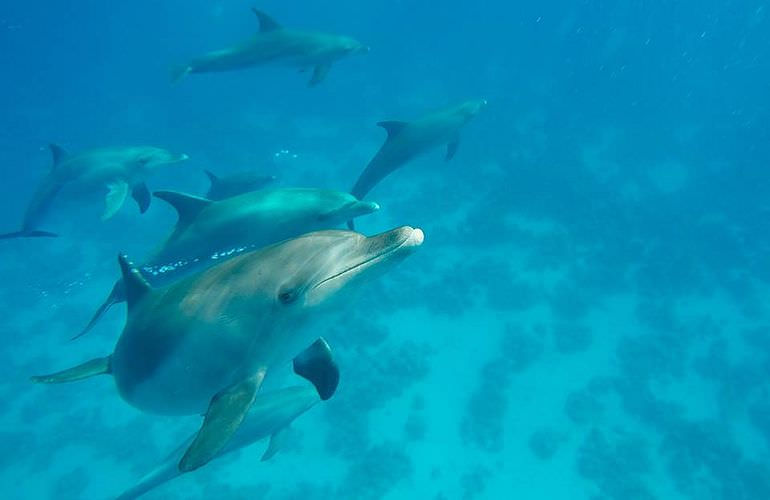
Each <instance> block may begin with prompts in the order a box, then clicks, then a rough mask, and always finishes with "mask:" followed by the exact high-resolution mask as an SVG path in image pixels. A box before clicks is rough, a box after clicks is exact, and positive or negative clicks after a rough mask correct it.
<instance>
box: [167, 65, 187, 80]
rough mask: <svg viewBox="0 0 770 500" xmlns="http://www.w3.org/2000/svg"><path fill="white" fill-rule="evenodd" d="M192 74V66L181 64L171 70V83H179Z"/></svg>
mask: <svg viewBox="0 0 770 500" xmlns="http://www.w3.org/2000/svg"><path fill="white" fill-rule="evenodd" d="M190 73H192V66H190V65H189V64H180V65H179V66H174V67H173V68H171V83H179V82H180V81H182V79H184V77H186V76H187V75H189V74H190Z"/></svg>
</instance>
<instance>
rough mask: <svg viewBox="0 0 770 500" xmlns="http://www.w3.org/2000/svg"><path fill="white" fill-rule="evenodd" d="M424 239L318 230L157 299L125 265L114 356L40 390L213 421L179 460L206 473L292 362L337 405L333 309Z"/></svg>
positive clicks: (397, 232)
mask: <svg viewBox="0 0 770 500" xmlns="http://www.w3.org/2000/svg"><path fill="white" fill-rule="evenodd" d="M423 238H424V236H423V232H422V231H421V230H420V229H415V228H412V227H409V226H402V227H399V228H396V229H392V230H390V231H386V232H384V233H381V234H378V235H375V236H370V237H367V236H364V235H362V234H360V233H356V232H353V231H342V230H326V231H318V232H313V233H308V234H305V235H302V236H300V237H297V238H294V239H291V240H286V241H283V242H280V243H276V244H274V245H271V246H269V247H266V248H263V249H261V250H255V251H253V252H249V253H246V254H244V255H241V256H238V257H234V258H232V259H230V260H228V261H225V262H223V263H221V264H218V265H216V266H214V267H212V268H209V269H208V270H206V271H203V272H201V273H199V274H196V275H192V276H190V277H188V278H185V279H182V280H180V281H177V282H175V283H172V284H171V285H169V286H167V287H164V288H156V289H153V288H152V287H151V286H150V285H149V283H147V281H146V280H145V279H144V278H143V277H142V275H141V273H140V272H139V271H138V270H137V269H136V268H135V267H133V266H132V265H131V264H130V263H129V262H128V260H127V259H126V257H125V256H120V257H119V259H118V260H119V263H120V267H121V270H122V272H123V281H124V286H125V289H126V302H127V304H128V317H127V321H126V326H125V328H124V330H123V333H122V334H121V336H120V338H119V339H118V342H117V345H116V346H115V349H114V351H113V353H112V354H111V355H109V356H105V357H102V358H96V359H92V360H90V361H87V362H85V363H83V364H81V365H78V366H75V367H73V368H70V369H67V370H63V371H60V372H57V373H53V374H50V375H43V376H37V377H32V380H33V381H34V382H37V383H48V384H51V383H63V382H72V381H75V380H81V379H84V378H88V377H91V376H94V375H100V374H111V375H112V377H113V380H114V381H115V384H116V386H117V389H118V392H119V394H120V395H121V397H122V398H123V399H124V400H125V401H126V402H128V403H129V404H131V405H133V406H134V407H136V408H138V409H139V410H142V411H146V412H151V413H158V414H166V415H192V414H201V413H202V412H204V411H205V417H204V420H203V424H202V426H201V428H200V430H199V431H198V433H197V435H196V436H195V439H194V440H193V442H192V443H191V444H190V446H189V447H188V448H187V450H186V451H185V453H184V456H183V457H182V459H181V460H180V461H179V470H180V471H182V472H187V471H191V470H194V469H197V468H198V467H201V466H202V465H204V464H206V463H207V462H208V461H209V460H211V459H212V458H213V457H215V456H216V455H217V454H218V453H219V452H220V451H221V450H222V448H223V447H224V446H225V445H227V444H228V442H229V441H230V438H231V437H232V435H233V434H234V433H235V431H236V430H237V429H238V427H239V426H240V424H241V422H242V421H243V419H244V418H245V416H246V415H247V413H248V411H249V408H250V407H251V405H252V403H253V402H254V398H255V397H256V394H257V392H258V391H259V388H260V387H261V385H262V381H263V380H264V378H265V376H266V375H267V374H268V373H269V371H270V369H271V368H272V367H275V366H280V365H281V364H283V363H285V362H287V361H290V360H291V359H292V358H293V357H294V371H295V372H296V373H297V374H299V375H301V376H303V377H304V378H306V379H307V380H309V381H310V382H311V383H313V385H314V386H315V387H316V389H317V390H318V393H319V396H320V397H321V399H324V400H325V399H328V398H329V397H331V394H332V393H333V391H334V388H336V385H337V381H338V372H337V369H336V366H335V365H333V362H332V360H331V356H330V355H329V348H328V345H327V344H326V342H325V341H324V340H323V339H319V338H318V333H317V328H318V327H319V326H320V324H323V323H328V322H329V321H332V320H333V314H334V313H335V312H337V313H338V312H340V311H339V307H337V308H335V307H333V306H334V305H335V304H336V305H338V306H340V305H343V303H345V302H348V301H349V300H346V298H348V297H349V295H348V292H350V291H353V290H355V289H357V288H360V286H361V284H362V283H365V282H366V281H369V280H370V279H371V278H373V277H374V276H377V275H380V274H382V273H383V272H385V271H386V270H388V269H389V268H391V267H392V266H393V265H395V264H397V263H398V262H400V261H402V260H403V259H404V258H406V257H407V256H408V255H410V254H411V253H413V251H414V250H415V249H416V248H418V247H419V246H420V245H421V244H422V242H423ZM322 320H323V321H322ZM313 339H318V340H316V341H315V342H313ZM308 345H310V347H307V346H308ZM297 353H300V354H299V356H297ZM207 407H208V409H207Z"/></svg>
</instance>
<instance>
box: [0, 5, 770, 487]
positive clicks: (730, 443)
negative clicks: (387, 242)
mask: <svg viewBox="0 0 770 500" xmlns="http://www.w3.org/2000/svg"><path fill="white" fill-rule="evenodd" d="M251 7H253V5H252V4H250V3H245V2H224V1H216V2H211V1H206V2H204V1H200V0H190V1H186V2H181V1H166V2H148V1H137V2H130V3H128V2H117V3H116V2H97V1H93V0H91V1H81V2H49V3H40V2H14V3H9V2H6V3H4V4H3V5H2V7H1V8H0V46H1V47H2V50H0V67H2V68H4V71H3V75H4V78H2V80H0V102H1V103H2V110H3V113H2V114H1V115H0V127H1V128H0V130H2V133H0V169H2V171H3V176H2V178H3V179H4V182H3V183H2V185H1V186H0V193H1V195H2V200H3V203H2V206H3V210H2V213H0V227H2V228H3V231H12V230H16V229H18V227H19V221H20V220H21V218H22V216H23V213H24V209H25V207H26V205H27V203H28V202H29V199H30V197H31V196H32V193H33V191H34V189H35V187H36V185H37V183H38V182H39V179H40V178H41V177H42V176H43V175H44V174H45V173H46V172H47V171H48V169H49V168H50V162H51V160H50V154H49V152H48V150H47V145H48V143H51V142H53V143H57V144H60V145H61V146H63V147H64V148H66V149H68V150H71V151H73V152H76V151H82V150H86V149H90V148H97V147H104V146H121V145H136V144H151V145H154V146H159V147H163V148H167V149H169V150H171V151H174V152H183V153H186V154H187V155H189V157H190V159H189V160H187V161H186V162H184V163H181V164H179V165H174V166H170V167H168V168H167V169H164V170H163V171H161V172H159V173H158V174H157V175H154V176H153V177H151V178H150V179H149V180H148V184H149V185H150V189H151V190H159V189H173V190H178V191H183V192H190V193H196V194H202V193H205V192H206V189H207V188H208V183H207V180H206V177H205V175H203V170H204V169H210V170H213V171H215V172H218V173H222V174H226V173H228V172H236V171H240V170H243V169H254V170H256V171H259V172H262V173H265V174H268V175H276V176H277V177H278V178H279V181H278V183H279V185H281V186H286V187H288V186H310V187H323V188H331V189H339V190H347V189H349V188H350V187H351V186H352V185H353V183H354V182H355V180H356V178H357V176H358V175H359V173H360V172H361V171H362V170H363V168H364V166H365V165H366V164H367V162H368V161H369V160H370V159H371V157H372V156H373V155H374V154H375V153H376V152H377V150H378V148H379V147H380V145H381V143H382V141H383V140H384V139H385V133H384V132H383V131H382V129H380V128H378V127H377V126H376V125H375V124H376V123H377V122H379V121H382V120H412V119H415V118H418V117H420V116H421V115H423V114H425V113H427V112H430V111H431V110H434V109H437V108H441V107H443V106H446V105H451V104H454V103H457V102H461V101H463V100H466V99H472V98H485V99H486V100H487V101H488V105H487V107H486V108H485V109H484V110H483V111H482V112H481V113H479V115H478V116H477V117H475V118H474V119H473V120H472V121H471V122H470V123H469V124H468V125H467V126H465V127H464V128H463V130H462V131H461V140H460V144H459V149H458V152H457V154H456V155H455V157H454V158H453V159H452V160H451V161H448V162H447V161H444V151H443V146H442V147H440V148H439V147H437V148H436V149H435V150H434V151H432V152H431V153H430V154H426V155H424V156H421V157H419V158H418V159H416V160H414V161H413V162H410V163H409V164H408V165H406V166H404V167H403V168H401V169H399V170H397V171H396V172H395V173H393V174H392V175H390V176H389V177H387V178H386V179H385V180H383V181H382V182H381V184H380V185H378V186H377V187H376V188H375V189H374V190H373V191H372V192H371V193H370V194H369V195H368V196H367V198H368V199H371V200H374V201H376V202H378V203H379V204H380V205H381V207H382V208H381V209H380V211H378V212H377V213H375V214H372V215H369V216H366V217H365V218H361V219H360V220H358V221H357V229H358V230H360V231H362V232H363V233H365V234H375V233H378V232H380V231H384V230H387V229H390V228H393V227H396V226H400V225H405V224H408V225H412V226H415V227H420V228H422V229H423V230H424V232H425V243H424V244H423V245H422V247H421V248H419V250H418V251H416V252H415V253H414V255H412V256H410V257H409V258H408V259H406V260H405V261H404V262H403V263H401V264H400V265H399V267H397V268H395V269H394V270H392V271H390V272H389V273H388V274H387V275H386V276H384V277H382V278H380V279H378V280H377V281H375V282H373V283H371V284H370V285H369V286H368V288H366V289H365V291H363V292H362V294H361V295H359V296H358V297H356V299H355V300H354V301H353V302H352V303H351V304H348V305H347V309H346V314H347V316H346V317H345V319H344V320H342V321H340V322H337V323H334V324H329V325H323V326H322V327H321V328H320V330H323V331H319V335H321V334H323V335H324V336H326V338H327V339H328V340H329V341H330V344H331V345H332V349H333V351H334V353H335V357H336V359H337V362H338V364H339V366H340V372H341V381H340V386H339V389H338V391H337V393H336V394H335V395H334V397H333V398H332V399H330V400H329V401H326V402H323V403H322V404H319V405H317V406H316V407H315V408H313V409H312V410H310V411H309V412H308V413H307V414H305V415H302V416H301V417H299V418H298V419H297V420H296V422H294V424H293V425H292V428H293V431H292V433H291V435H290V436H289V437H288V439H287V440H286V441H287V442H286V444H285V446H284V449H283V450H281V451H280V452H279V453H278V454H277V455H276V456H275V457H274V458H273V459H271V460H270V461H267V462H261V461H260V460H259V459H260V456H261V455H262V451H263V449H264V446H265V444H264V443H258V444H255V445H254V446H252V447H250V448H248V449H245V450H243V451H241V452H239V453H237V454H234V455H233V456H230V457H228V458H222V459H221V460H218V461H215V462H213V463H211V464H209V465H207V466H205V467H203V468H202V469H200V470H198V471H196V472H194V473H191V474H187V475H185V476H183V477H181V478H179V479H176V480H174V481H173V482H170V483H168V484H166V485H164V486H162V487H159V488H158V489H157V490H155V491H153V492H152V493H150V494H149V495H147V498H158V499H160V498H163V499H168V498H180V499H181V498H185V499H186V498H217V499H220V498H222V499H236V498H267V499H300V498H302V499H316V498H317V499H321V498H330V497H335V498H350V499H359V498H370V499H379V498H390V499H395V498H420V499H423V498H429V499H436V500H439V499H447V500H449V499H455V498H457V499H486V498H490V499H497V498H514V497H517V498H570V499H572V498H591V499H593V498H611V499H652V498H660V499H667V498H673V499H677V498H683V499H689V498H692V499H705V498H725V499H764V498H770V449H768V446H770V400H768V385H767V384H768V383H767V379H768V374H770V321H769V318H768V308H767V306H766V302H767V296H768V282H769V281H770V264H769V262H770V260H768V258H767V253H768V251H769V250H770V231H768V223H767V221H768V215H769V211H770V208H769V206H768V201H767V200H768V198H769V196H768V195H770V175H768V171H767V168H768V163H770V127H769V126H768V122H769V121H770V99H769V98H768V96H769V95H770V94H769V93H768V91H769V90H770V20H768V10H769V9H770V5H769V4H767V3H765V2H762V1H756V2H713V1H707V2H695V1H692V0H689V1H683V2H663V1H645V2H586V1H580V2H566V1H546V2H539V3H537V2H530V3H526V4H525V3H510V2H502V1H499V0H495V1H491V0H490V1H483V2H477V3H474V4H468V3H467V2H460V1H456V0H445V1H444V2H441V3H439V4H437V3H435V2H419V1H412V2H404V1H382V0H372V1H368V2H360V1H359V2H354V1H352V0H341V1H338V2H331V3H329V2H290V3H287V2H278V1H276V0H272V1H265V2H263V3H262V4H260V5H258V7H259V8H260V9H263V10H264V11H265V12H268V13H269V14H270V15H271V16H273V17H274V18H275V19H276V20H278V21H280V22H281V23H283V24H284V25H285V26H287V27H292V28H307V29H317V30H320V31H324V32H329V33H339V34H345V35H349V36H352V37H354V38H356V39H357V40H360V41H361V42H362V43H364V44H366V45H368V46H369V47H371V51H370V52H369V53H368V54H365V55H356V56H350V57H347V58H345V59H343V60H341V61H339V62H337V63H335V64H334V66H333V67H332V68H331V70H330V71H329V73H328V75H327V77H326V78H325V80H324V81H323V82H321V84H319V85H318V86H316V87H313V88H308V85H307V82H308V80H309V77H310V76H309V73H307V72H305V73H298V72H297V70H296V69H290V68H281V67H278V68H254V69H247V70H242V71H233V72H226V73H225V72H223V73H211V74H193V75H189V76H188V77H187V78H186V79H185V80H184V81H182V82H179V83H178V84H175V85H172V84H171V83H170V80H169V71H170V69H171V68H172V67H173V66H175V65H177V64H180V63H184V62H185V61H187V60H189V59H190V58H191V57H193V56H196V55H198V54H200V53H202V52H205V51H207V50H211V49H215V48H221V47H225V46H228V45H231V44H233V43H234V42H237V41H239V40H242V39H244V38H246V37H248V36H250V35H252V34H253V33H255V32H256V30H257V26H258V25H257V21H256V19H255V17H254V15H253V14H252V13H251V12H250V8H251ZM101 194H103V193H101ZM101 194H99V195H98V196H95V197H94V199H93V200H85V201H84V200H75V201H69V202H66V201H64V200H63V201H62V202H61V203H58V204H57V205H56V206H55V208H54V209H53V211H52V214H51V216H50V217H49V218H48V219H46V223H45V225H44V226H43V227H42V229H46V230H53V231H55V232H57V233H59V234H60V236H59V237H58V238H56V239H48V238H28V239H14V240H3V241H0V279H2V282H3V285H2V287H0V296H1V297H2V301H0V304H1V305H0V307H1V308H2V309H1V310H2V317H3V318H4V321H3V322H2V326H1V327H0V333H1V334H2V338H3V340H4V342H3V348H2V349H0V367H2V368H1V369H0V370H1V371H0V372H1V373H2V378H0V392H1V393H2V398H0V401H2V403H0V405H2V409H3V411H2V412H0V439H1V440H2V441H1V442H2V446H0V465H1V467H0V492H2V497H3V498H25V499H28V498H57V499H69V498H73V499H76V498H83V499H92V498H93V499H99V498H114V497H115V496H117V495H118V494H120V493H121V492H122V491H124V490H125V489H127V488H129V487H130V486H131V485H133V484H134V483H135V482H136V481H137V480H138V479H139V478H140V477H141V476H142V475H144V474H145V473H147V472H148V471H150V470H151V469H152V468H153V467H154V465H155V464H156V463H158V462H160V461H161V460H162V459H164V458H165V457H166V456H167V454H168V453H170V452H171V451H172V450H173V449H174V448H175V447H176V446H178V445H179V444H180V443H181V442H182V441H183V440H184V438H185V437H186V436H187V435H189V434H190V433H191V432H194V431H195V430H196V429H197V428H198V426H199V425H200V417H199V416H196V415H192V416H187V417H166V416H158V415H153V414H150V413H143V412H140V411H139V410H137V409H134V408H133V407H131V406H130V405H128V404H127V403H126V402H124V401H123V400H121V398H120V397H119V395H118V393H117V391H116V390H115V386H114V383H113V382H112V381H111V380H110V378H109V377H98V378H93V379H89V380H85V381H81V382H77V383H72V384H62V385H56V386H41V385H36V384H32V383H30V382H29V376H31V375H34V374H39V373H47V372H50V371H54V370H58V369H62V368H66V367H69V366H72V365H74V364H77V363H80V362H82V361H85V360H87V359H91V358H93V357H97V356H104V355H106V354H108V353H109V352H111V350H112V348H113V346H114V344H115V342H116V340H117V338H118V336H119V335H120V332H121V330H122V328H123V325H124V323H125V312H124V310H125V309H124V308H123V307H122V306H120V307H115V308H114V310H112V311H110V312H109V313H108V314H107V316H106V317H105V319H104V320H103V321H102V322H101V323H99V324H98V326H97V327H96V328H95V329H94V331H93V332H91V333H89V334H88V335H87V336H84V337H83V338H82V339H79V340H78V341H75V342H71V341H70V340H69V339H70V338H71V337H72V336H73V335H74V334H76V333H77V332H78V331H79V330H80V329H81V328H82V327H83V326H84V324H85V323H86V322H87V321H88V319H89V318H90V316H91V314H92V313H93V311H94V310H95V308H96V307H97V306H98V305H99V303H100V302H101V301H102V300H103V298H104V297H105V295H106V294H107V293H108V292H109V289H110V287H111V286H112V284H113V282H114V280H115V278H116V277H117V276H118V266H117V263H116V258H115V257H116V255H117V254H118V252H126V253H127V254H128V255H130V256H132V257H134V258H136V259H140V258H141V257H142V256H143V255H146V254H147V253H148V252H150V251H151V250H153V249H154V248H156V247H157V245H158V244H159V243H160V241H162V238H163V237H164V235H166V234H167V233H168V232H169V231H170V230H171V228H172V227H173V224H174V221H175V217H176V216H175V214H174V213H173V210H171V209H170V208H169V207H168V206H166V205H164V204H163V203H161V202H159V201H158V200H155V201H153V203H152V204H151V206H150V208H149V210H148V212H147V213H145V214H144V215H139V213H138V211H137V209H136V206H135V205H134V204H133V202H132V201H131V200H129V201H128V202H127V203H126V206H125V207H124V208H123V209H122V210H121V211H120V212H119V213H118V214H117V215H116V216H115V217H113V218H112V219H110V220H108V221H105V222H102V221H100V219H99V216H100V214H101V212H102V201H101V199H100V198H101ZM288 383H296V381H295V380H294V379H292V378H291V376H290V375H287V376H286V377H285V378H279V379H275V380H273V381H271V386H270V387H268V389H275V388H277V387H280V386H281V385H282V384H288Z"/></svg>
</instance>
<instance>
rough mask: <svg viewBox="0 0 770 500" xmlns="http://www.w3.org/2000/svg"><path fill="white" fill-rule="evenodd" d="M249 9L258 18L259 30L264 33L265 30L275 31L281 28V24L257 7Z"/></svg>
mask: <svg viewBox="0 0 770 500" xmlns="http://www.w3.org/2000/svg"><path fill="white" fill-rule="evenodd" d="M251 11H252V12H253V13H254V15H256V16H257V19H258V20H259V32H260V33H264V32H266V31H275V30H279V29H281V25H280V24H278V23H277V22H276V21H275V19H273V18H272V17H270V16H268V15H267V14H265V13H264V12H262V11H261V10H259V9H254V8H252V9H251Z"/></svg>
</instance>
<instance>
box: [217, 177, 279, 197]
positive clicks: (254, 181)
mask: <svg viewBox="0 0 770 500" xmlns="http://www.w3.org/2000/svg"><path fill="white" fill-rule="evenodd" d="M204 172H205V173H206V177H208V178H209V190H208V192H207V193H206V198H207V199H209V200H213V201H220V200H224V199H225V198H231V197H233V196H238V195H239V194H244V193H248V192H250V191H256V190H258V189H263V188H264V187H265V186H267V185H268V184H271V183H273V182H275V180H276V179H277V177H276V176H274V175H262V174H258V173H257V172H254V171H253V170H244V171H242V172H236V173H234V174H229V175H226V176H220V175H216V174H215V173H213V172H211V171H210V170H204Z"/></svg>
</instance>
